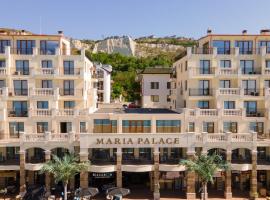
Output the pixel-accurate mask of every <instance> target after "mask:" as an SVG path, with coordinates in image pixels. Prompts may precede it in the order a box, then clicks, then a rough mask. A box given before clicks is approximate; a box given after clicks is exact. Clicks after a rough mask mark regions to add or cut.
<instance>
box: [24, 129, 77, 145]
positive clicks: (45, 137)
mask: <svg viewBox="0 0 270 200" xmlns="http://www.w3.org/2000/svg"><path fill="white" fill-rule="evenodd" d="M20 140H21V142H24V143H25V142H29V143H31V144H33V142H74V141H75V134H74V133H73V132H70V133H51V132H45V133H25V132H20Z"/></svg>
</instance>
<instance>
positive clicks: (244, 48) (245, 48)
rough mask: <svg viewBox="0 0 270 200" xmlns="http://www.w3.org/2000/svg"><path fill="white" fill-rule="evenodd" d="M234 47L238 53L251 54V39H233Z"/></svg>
mask: <svg viewBox="0 0 270 200" xmlns="http://www.w3.org/2000/svg"><path fill="white" fill-rule="evenodd" d="M235 47H238V48H239V54H252V50H253V42H252V41H235Z"/></svg>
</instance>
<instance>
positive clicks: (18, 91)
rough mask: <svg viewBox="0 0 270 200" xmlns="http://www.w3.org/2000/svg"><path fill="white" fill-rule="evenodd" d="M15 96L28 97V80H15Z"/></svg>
mask: <svg viewBox="0 0 270 200" xmlns="http://www.w3.org/2000/svg"><path fill="white" fill-rule="evenodd" d="M13 85H14V94H15V95H16V96H27V95H28V83H27V80H13Z"/></svg>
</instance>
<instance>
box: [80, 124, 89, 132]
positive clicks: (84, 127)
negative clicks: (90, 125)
mask: <svg viewBox="0 0 270 200" xmlns="http://www.w3.org/2000/svg"><path fill="white" fill-rule="evenodd" d="M86 132H87V130H86V122H80V133H86Z"/></svg>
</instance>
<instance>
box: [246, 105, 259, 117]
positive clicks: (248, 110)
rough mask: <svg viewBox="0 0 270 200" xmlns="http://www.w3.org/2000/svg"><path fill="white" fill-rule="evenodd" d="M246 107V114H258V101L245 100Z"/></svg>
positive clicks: (253, 115) (251, 115) (249, 115)
mask: <svg viewBox="0 0 270 200" xmlns="http://www.w3.org/2000/svg"><path fill="white" fill-rule="evenodd" d="M244 108H245V109H246V115H247V116H248V117H256V116H257V102H256V101H244Z"/></svg>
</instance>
